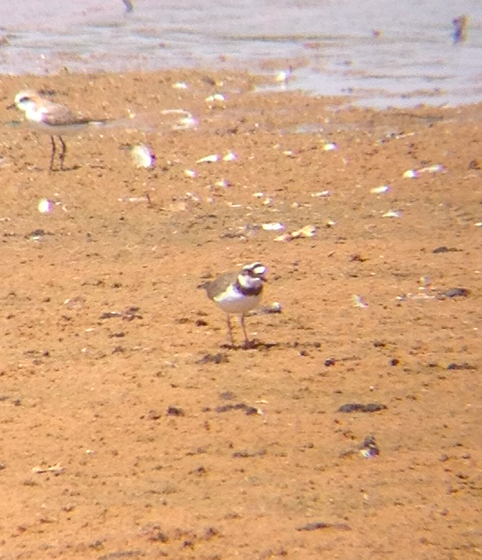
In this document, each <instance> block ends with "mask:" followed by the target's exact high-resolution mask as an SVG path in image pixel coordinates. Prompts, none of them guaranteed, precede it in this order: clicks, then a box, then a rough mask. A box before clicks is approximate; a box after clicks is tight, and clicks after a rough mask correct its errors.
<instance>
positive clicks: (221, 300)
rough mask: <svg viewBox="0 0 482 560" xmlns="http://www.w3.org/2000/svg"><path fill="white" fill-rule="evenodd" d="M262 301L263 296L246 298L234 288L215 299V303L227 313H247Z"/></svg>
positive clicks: (230, 287) (231, 287)
mask: <svg viewBox="0 0 482 560" xmlns="http://www.w3.org/2000/svg"><path fill="white" fill-rule="evenodd" d="M260 299H261V294H258V295H257V296H245V295H243V294H241V293H240V292H238V291H237V290H235V289H234V287H233V286H229V288H228V289H227V290H226V291H225V292H223V293H222V294H220V295H219V296H216V297H215V298H214V301H215V302H216V303H217V304H218V305H219V307H220V308H221V309H222V310H223V311H225V312H226V313H238V314H240V313H246V312H248V311H250V310H251V309H254V308H255V307H256V306H257V305H258V303H259V301H260Z"/></svg>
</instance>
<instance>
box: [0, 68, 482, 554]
mask: <svg viewBox="0 0 482 560" xmlns="http://www.w3.org/2000/svg"><path fill="white" fill-rule="evenodd" d="M258 81H259V80H258V79H257V78H254V77H250V76H246V75H240V74H236V75H229V74H219V73H218V74H216V73H210V72H206V73H202V72H191V71H186V72H182V71H179V72H159V73H153V74H115V75H109V74H97V75H64V76H57V77H28V76H22V77H5V76H4V77H1V78H0V83H1V86H2V87H1V92H2V93H1V99H0V119H1V121H2V122H3V123H4V126H3V127H2V139H1V152H0V158H1V159H0V163H1V167H0V173H1V177H2V194H3V208H2V211H1V215H0V221H1V228H2V259H1V262H0V267H1V275H2V291H1V297H2V310H1V329H2V330H1V339H0V340H1V354H2V360H1V368H0V379H1V390H0V396H1V399H0V414H1V416H0V417H1V423H2V430H1V442H2V445H1V451H0V463H1V467H2V468H1V470H0V481H1V488H2V504H3V507H2V512H1V513H0V527H1V536H0V543H1V546H0V551H1V553H0V558H5V559H17V558H18V559H19V558H22V559H29V558H32V559H38V558H96V559H107V558H162V557H168V558H179V559H181V558H186V559H188V558H190V559H211V560H214V559H231V558H251V559H254V558H259V559H264V558H282V557H288V558H304V559H311V558H313V559H314V558H324V557H327V558H328V557H330V558H340V559H345V558H360V559H365V558H366V559H368V558H370V559H373V558H384V559H385V558H397V559H398V558H399V559H405V558H407V554H408V555H409V556H411V557H413V558H431V559H438V558H440V559H442V558H444V559H446V558H457V559H466V558H479V557H480V551H481V548H482V529H481V524H480V518H481V514H482V512H481V510H482V505H481V504H482V502H481V487H482V474H481V462H482V452H481V431H480V418H481V406H482V405H481V402H482V398H481V397H482V389H481V384H480V378H479V375H480V363H481V354H482V350H481V340H480V330H479V329H480V324H481V315H482V312H481V305H480V300H481V295H480V294H481V287H480V286H481V270H482V268H481V267H482V264H481V259H480V249H481V227H480V223H481V222H482V206H481V202H482V182H481V165H482V145H481V142H482V133H481V127H480V106H466V107H461V108H457V109H448V108H433V107H432V108H426V107H420V108H417V109H411V110H395V109H394V110H387V111H383V112H377V111H373V110H368V109H354V108H350V107H348V106H346V105H345V103H344V100H343V99H336V98H309V97H304V96H303V95H301V94H296V93H289V94H288V93H286V94H281V93H280V94H266V95H263V94H256V93H253V88H254V85H255V84H256V83H257V82H258ZM177 82H185V83H186V84H187V85H188V88H187V89H178V88H174V87H172V86H173V84H175V83H177ZM25 87H29V88H37V89H45V90H49V91H50V92H51V93H52V95H53V97H52V98H53V99H54V100H55V101H58V102H62V103H67V104H69V106H71V107H72V108H73V109H76V110H81V111H82V112H83V113H84V114H85V115H87V116H89V117H95V118H99V117H102V118H110V119H116V121H115V122H114V123H113V124H112V125H110V126H108V127H106V128H105V129H99V130H96V131H92V133H85V134H83V135H82V136H80V137H69V138H67V139H66V140H67V145H68V150H69V151H68V154H67V160H66V166H67V168H68V170H67V171H65V172H53V173H52V172H49V170H48V164H49V156H50V142H49V138H48V136H40V135H37V134H34V133H32V132H30V131H29V130H28V129H27V128H25V127H22V126H16V125H14V124H12V122H11V121H12V120H20V119H21V115H19V114H17V113H16V112H15V111H11V110H7V108H6V107H7V105H8V104H10V103H11V102H12V100H13V98H14V95H15V93H16V92H17V91H18V90H20V89H23V88H25ZM216 93H222V94H224V96H225V101H222V100H221V99H219V100H214V101H212V102H207V101H206V98H207V97H208V96H212V95H213V94H216ZM166 109H183V110H186V111H190V112H191V113H192V114H193V115H195V117H196V118H197V119H198V121H199V126H198V127H197V128H196V129H188V130H172V126H173V124H175V122H174V121H175V119H176V118H177V114H172V113H170V114H163V113H162V111H163V110H166ZM138 143H145V144H148V145H149V146H151V147H152V149H153V150H154V152H155V154H156V156H157V161H156V166H155V168H154V169H151V170H149V169H142V168H137V167H135V166H134V165H133V162H132V160H131V157H130V154H129V149H128V146H130V145H135V144H138ZM333 144H334V145H333ZM330 148H334V149H330ZM228 153H232V154H234V155H235V157H228V158H226V160H223V159H222V158H223V156H225V155H226V154H228ZM213 154H218V155H219V156H221V158H220V160H219V161H217V162H214V163H206V162H201V163H197V162H198V161H199V160H200V159H202V158H204V157H205V156H209V155H213ZM230 160H231V161H230ZM436 165H438V166H443V167H433V166H436ZM427 168H428V169H427ZM420 169H425V171H422V172H421V173H419V175H418V177H417V178H406V177H404V176H403V174H404V173H405V172H406V171H407V170H420ZM384 186H388V187H389V188H388V189H383V188H379V187H384ZM373 189H375V192H372V190H373ZM42 198H47V199H49V200H51V201H52V202H53V203H54V204H53V206H52V210H51V212H48V213H43V214H42V213H40V212H39V211H38V203H39V200H40V199H42ZM277 223H279V224H282V225H283V226H284V228H285V229H284V230H282V231H281V230H280V231H273V230H271V229H269V228H270V226H266V225H265V228H268V229H264V228H263V224H277ZM477 224H479V225H477ZM304 226H313V228H312V231H313V230H315V235H314V236H313V237H299V238H295V239H291V240H287V239H289V237H288V236H287V237H285V238H283V239H284V240H276V238H278V237H279V236H281V235H283V234H286V233H290V232H294V231H297V230H300V228H303V227H304ZM271 227H272V226H271ZM253 261H262V262H263V263H264V264H266V266H268V267H269V274H268V279H269V281H268V283H267V285H266V289H265V294H264V301H263V303H264V305H266V306H270V305H272V304H274V303H279V304H280V306H281V313H260V314H256V315H253V316H251V317H248V318H247V320H246V325H247V329H248V333H249V334H250V336H252V337H253V339H254V341H255V342H254V344H253V348H251V349H248V350H245V349H242V348H240V347H235V348H230V347H227V346H226V345H225V342H226V328H225V316H224V314H223V313H222V311H220V310H219V309H217V308H216V307H215V306H214V304H213V303H212V302H211V301H209V300H208V298H207V297H206V294H205V293H204V291H203V290H202V289H199V288H198V286H199V284H201V283H202V282H204V281H206V279H209V278H212V277H214V276H215V275H216V274H218V273H221V272H224V271H226V270H231V269H233V268H236V267H237V266H239V265H241V264H243V263H248V262H253ZM233 325H234V322H233ZM235 336H236V337H237V340H239V341H241V332H240V330H239V328H238V325H237V324H236V326H235ZM345 405H363V406H361V407H360V406H345ZM367 405H368V406H367ZM367 438H372V439H369V440H368V441H367ZM364 442H365V446H364V445H363V444H364ZM370 442H371V444H370V445H369V443H370Z"/></svg>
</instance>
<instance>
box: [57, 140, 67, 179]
mask: <svg viewBox="0 0 482 560" xmlns="http://www.w3.org/2000/svg"><path fill="white" fill-rule="evenodd" d="M59 140H60V143H61V144H62V151H61V152H60V155H59V160H60V169H61V171H63V170H64V159H65V156H66V155H67V145H66V144H65V142H64V139H63V138H62V136H59Z"/></svg>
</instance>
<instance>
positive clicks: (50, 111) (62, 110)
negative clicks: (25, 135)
mask: <svg viewBox="0 0 482 560" xmlns="http://www.w3.org/2000/svg"><path fill="white" fill-rule="evenodd" d="M43 121H44V122H45V123H46V124H49V125H51V126H59V125H63V124H86V123H88V122H90V121H89V119H86V118H85V117H83V116H81V115H76V114H75V113H73V112H72V111H71V110H70V109H69V108H68V107H66V106H65V105H60V104H59V103H53V102H49V103H47V104H46V105H45V111H43Z"/></svg>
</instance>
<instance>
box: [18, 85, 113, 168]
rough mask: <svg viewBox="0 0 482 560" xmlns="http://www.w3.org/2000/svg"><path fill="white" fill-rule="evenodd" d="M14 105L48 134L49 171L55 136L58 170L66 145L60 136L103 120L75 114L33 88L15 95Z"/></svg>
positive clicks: (36, 126) (97, 124)
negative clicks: (56, 140)
mask: <svg viewBox="0 0 482 560" xmlns="http://www.w3.org/2000/svg"><path fill="white" fill-rule="evenodd" d="M14 105H15V106H16V107H17V108H18V109H20V110H21V111H23V112H24V113H25V118H26V119H27V121H28V123H29V124H30V125H31V126H32V127H33V128H34V129H35V130H37V131H39V132H44V133H47V134H49V135H50V141H51V144H52V154H51V156H50V167H49V169H50V171H53V170H54V159H55V154H56V151H57V146H56V144H55V136H57V138H58V139H59V140H60V145H61V151H60V153H59V163H60V170H61V171H63V170H64V161H65V156H66V154H67V146H66V144H65V142H64V139H63V138H62V137H63V136H65V135H73V134H78V133H79V132H81V131H83V130H85V129H86V128H88V127H89V126H102V125H103V124H105V120H90V119H86V118H85V117H82V116H80V115H76V114H75V113H73V112H72V111H71V110H70V109H69V108H68V107H67V106H65V105H61V104H60V103H54V102H53V101H50V100H49V99H47V98H45V97H43V96H42V95H40V93H38V92H36V91H33V90H24V91H20V92H19V93H17V95H16V96H15V103H14Z"/></svg>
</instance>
